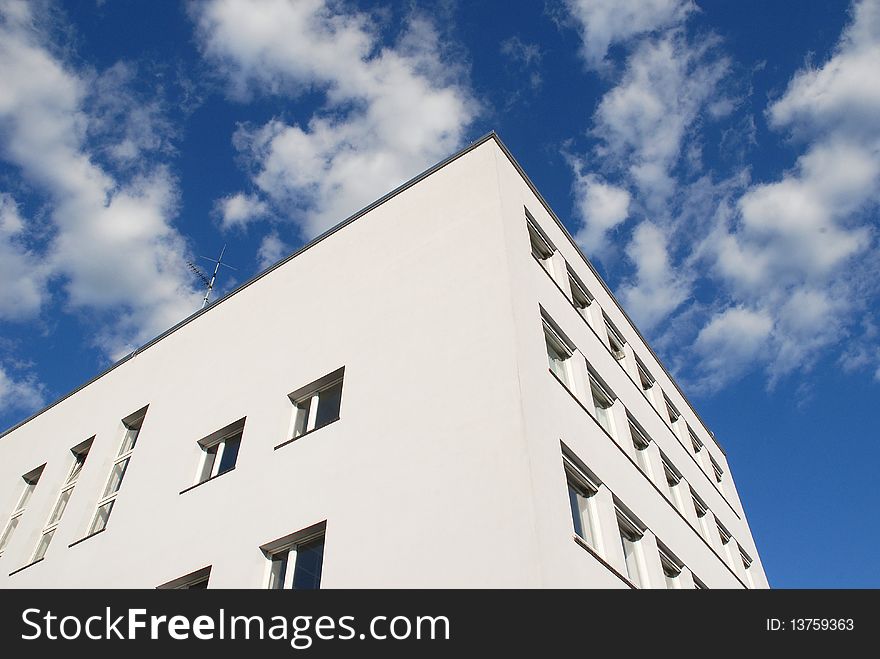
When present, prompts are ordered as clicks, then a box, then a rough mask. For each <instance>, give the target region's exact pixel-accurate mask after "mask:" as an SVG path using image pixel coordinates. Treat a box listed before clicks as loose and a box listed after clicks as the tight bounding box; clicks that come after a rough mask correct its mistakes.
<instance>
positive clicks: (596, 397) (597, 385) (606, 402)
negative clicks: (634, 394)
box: [589, 372, 617, 437]
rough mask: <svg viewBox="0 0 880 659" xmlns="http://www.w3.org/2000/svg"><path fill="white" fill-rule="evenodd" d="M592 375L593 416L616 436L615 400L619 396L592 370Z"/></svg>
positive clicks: (610, 433) (590, 374) (591, 399)
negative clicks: (613, 409) (613, 410)
mask: <svg viewBox="0 0 880 659" xmlns="http://www.w3.org/2000/svg"><path fill="white" fill-rule="evenodd" d="M589 376H590V403H591V405H592V406H593V417H594V418H595V419H596V421H597V422H598V424H599V425H600V426H602V427H603V428H604V429H605V430H606V432H607V433H608V434H609V435H611V436H612V437H614V435H615V433H614V413H613V412H612V411H611V410H612V408H613V407H614V401H616V400H617V396H615V395H614V392H613V391H611V390H610V389H609V388H608V387H607V386H605V384H604V383H603V382H602V381H601V380H600V379H599V377H598V376H597V375H595V374H593V373H592V372H590V373H589Z"/></svg>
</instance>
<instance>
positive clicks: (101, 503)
mask: <svg viewBox="0 0 880 659" xmlns="http://www.w3.org/2000/svg"><path fill="white" fill-rule="evenodd" d="M148 407H149V406H146V407H143V408H141V409H140V410H138V411H137V412H135V413H134V414H131V415H129V416H127V417H126V418H124V419H123V420H122V425H123V427H124V428H125V432H124V433H123V436H122V442H121V443H120V445H119V452H118V453H117V455H116V457H115V458H114V459H113V466H112V467H110V475H109V476H108V478H107V484H106V485H105V486H104V489H103V490H102V492H101V497H100V498H99V499H98V503H97V504H96V506H95V513H94V515H92V521H91V523H90V524H89V527H88V533H87V534H86V537H90V536H93V535H95V534H96V533H101V532H102V531H104V530H105V529H106V528H107V525H108V524H109V523H110V515H111V514H112V512H113V507H114V505H115V504H116V499H117V498H118V497H119V491H120V490H121V489H122V483H123V481H124V480H125V475H126V474H127V473H128V467H129V465H130V464H131V457H132V455H133V454H134V450H135V448H137V444H138V440H139V439H140V435H141V432H142V431H143V427H144V420H145V419H146V418H147V409H148ZM132 432H134V436H133V437H132V435H131V433H132ZM129 440H130V441H131V445H129ZM119 465H122V468H121V470H120V472H119V476H118V480H117V482H116V487H115V489H114V490H113V491H112V492H109V493H108V490H109V489H110V485H111V483H112V482H113V479H114V474H115V473H116V468H117V467H118V466H119ZM104 507H106V508H107V513H106V516H105V517H104V519H103V524H102V525H101V527H100V528H98V523H99V520H100V519H101V509H102V508H104Z"/></svg>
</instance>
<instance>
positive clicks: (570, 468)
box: [562, 453, 601, 554]
mask: <svg viewBox="0 0 880 659" xmlns="http://www.w3.org/2000/svg"><path fill="white" fill-rule="evenodd" d="M562 463H563V468H564V470H565V480H566V486H567V492H568V494H569V510H570V513H571V521H572V527H573V531H574V534H575V535H576V536H577V537H578V538H580V539H581V540H582V541H583V542H585V543H586V544H587V545H589V547H590V548H591V549H593V550H594V551H596V552H597V553H600V554H601V548H600V546H599V540H600V538H601V533H600V531H599V517H598V512H597V510H596V499H595V498H594V497H595V496H596V494H597V493H598V492H599V487H600V486H601V484H600V483H598V482H597V481H596V480H595V479H593V478H591V477H590V476H589V475H587V474H586V473H584V471H583V469H581V468H579V467H578V466H577V465H576V464H575V463H574V462H573V461H572V460H571V458H569V457H568V456H567V455H565V454H564V453H563V456H562ZM572 490H574V491H575V493H576V494H577V495H578V496H580V497H581V498H582V500H583V504H584V505H583V507H581V506H580V505H578V508H577V513H578V517H577V521H578V522H579V525H580V527H581V533H578V531H577V527H578V524H576V523H575V519H576V518H575V508H574V505H573V503H574V502H573V501H572V499H571V491H572ZM578 504H580V501H578Z"/></svg>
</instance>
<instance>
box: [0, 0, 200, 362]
mask: <svg viewBox="0 0 880 659" xmlns="http://www.w3.org/2000/svg"><path fill="white" fill-rule="evenodd" d="M52 27H53V26H52V16H51V13H50V12H49V11H48V10H47V9H46V8H45V7H44V6H43V5H41V4H37V3H33V4H32V3H23V2H12V1H8V2H5V3H3V4H2V5H0V79H2V80H3V81H4V82H3V85H2V87H0V149H2V155H3V157H4V159H5V160H6V161H7V162H8V163H9V164H10V165H11V166H13V167H15V168H17V169H18V170H19V171H20V172H21V173H22V175H23V176H24V179H25V180H27V181H28V183H29V184H30V185H31V186H33V188H34V189H35V190H38V191H39V192H40V193H42V194H43V195H45V199H46V203H47V204H48V206H49V220H50V222H51V233H52V237H51V240H50V242H49V244H48V245H46V246H45V247H43V249H42V253H43V255H44V256H45V263H46V264H47V267H48V268H50V269H51V272H52V274H53V275H54V276H58V277H60V279H61V281H62V286H63V291H64V293H65V296H66V297H65V306H66V308H67V309H68V310H70V311H74V312H80V311H83V312H84V311H88V316H85V315H84V316H83V318H86V317H87V318H88V319H89V322H90V323H91V324H92V327H93V328H94V332H95V335H94V342H95V344H96V345H98V346H99V347H101V348H102V349H103V350H104V351H105V353H106V354H107V355H109V356H111V357H117V356H120V355H121V354H123V353H124V352H126V351H127V350H129V349H131V348H132V347H133V346H134V345H137V344H139V343H141V342H143V341H145V340H146V339H148V338H150V337H151V336H153V335H155V334H156V333H158V332H159V331H161V330H163V329H165V328H167V327H168V326H170V325H172V324H174V323H175V322H176V321H178V320H180V319H181V318H183V317H184V316H186V315H188V314H189V313H190V312H192V311H193V310H195V309H197V308H198V298H197V295H195V294H194V293H193V291H192V289H191V287H190V285H189V281H188V279H187V278H186V272H185V270H184V267H183V265H182V264H183V262H184V257H183V255H184V253H185V251H186V244H185V241H184V240H183V238H182V237H181V236H180V234H179V233H177V231H176V230H175V229H174V228H173V226H172V224H171V219H172V217H173V216H174V214H175V212H176V209H177V194H178V193H177V187H176V182H175V180H174V177H173V176H172V175H171V174H170V172H169V171H168V169H167V168H165V167H163V166H162V165H161V164H160V163H157V162H156V161H155V159H153V158H150V157H147V156H149V155H151V152H153V151H156V150H161V149H160V148H159V146H158V145H159V144H161V143H162V140H161V138H159V137H157V135H158V134H159V133H161V129H160V128H158V127H159V126H161V124H162V122H161V120H158V119H157V120H152V119H149V118H148V117H150V116H152V111H151V110H150V109H149V107H140V110H142V111H143V112H144V113H146V114H142V113H141V114H138V115H137V117H135V118H134V119H132V120H131V121H130V120H129V119H130V118H129V111H130V110H131V109H132V108H134V107H136V106H138V101H137V97H136V96H134V97H132V96H131V92H130V90H129V89H128V88H127V86H126V81H127V80H128V79H129V78H128V76H129V73H128V72H126V71H125V70H124V67H123V68H117V69H111V71H109V72H107V73H105V74H104V75H96V74H95V73H93V72H91V71H88V70H79V69H77V68H76V67H75V66H74V65H73V64H71V63H70V62H69V61H67V60H65V59H64V56H65V53H66V51H65V50H64V49H63V48H60V47H59V46H58V44H56V43H55V42H53V40H52V33H53V30H52ZM94 94H99V95H104V94H109V95H112V96H115V99H114V100H105V101H101V102H96V101H95V97H94ZM90 108H91V109H92V110H94V113H90V112H89V109H90ZM122 117H125V118H126V119H125V121H122ZM142 122H146V124H147V125H148V126H152V128H147V129H145V128H144V127H143V126H140V127H139V128H138V127H136V126H137V125H139V124H141V123H142ZM111 124H113V125H115V128H111V127H110V125H111ZM144 130H145V131H146V132H143V131H144ZM95 134H98V135H100V136H101V139H100V145H96V144H95V143H93V140H92V136H93V135H95ZM157 140H158V141H157ZM104 155H107V157H106V158H103V156H104ZM102 158H103V160H104V163H103V164H101V163H102ZM120 161H124V162H125V163H127V164H128V166H127V167H126V168H125V170H124V171H122V170H115V169H114V168H113V167H112V163H113V162H120ZM17 239H18V240H21V241H24V240H27V235H26V229H24V230H22V231H19V232H18V237H17Z"/></svg>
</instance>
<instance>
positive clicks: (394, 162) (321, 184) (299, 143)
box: [193, 0, 477, 237]
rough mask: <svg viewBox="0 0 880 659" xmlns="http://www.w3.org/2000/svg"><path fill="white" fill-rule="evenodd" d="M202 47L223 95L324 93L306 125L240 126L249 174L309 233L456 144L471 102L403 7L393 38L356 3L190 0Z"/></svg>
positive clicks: (427, 27)
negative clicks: (194, 1)
mask: <svg viewBox="0 0 880 659" xmlns="http://www.w3.org/2000/svg"><path fill="white" fill-rule="evenodd" d="M193 13H194V18H195V20H196V24H197V34H198V39H199V43H200V45H201V48H202V51H203V53H204V55H205V57H206V58H207V59H208V60H209V61H211V62H212V63H214V65H215V66H216V67H217V68H218V69H219V70H220V71H221V72H222V74H223V75H224V76H225V78H226V79H227V80H228V81H229V85H230V92H231V94H232V95H233V96H234V97H236V98H239V99H246V98H248V96H249V95H250V94H253V93H254V92H259V93H268V94H285V95H290V96H294V97H295V96H296V95H298V94H299V93H301V92H303V91H304V90H318V91H320V92H323V94H324V97H325V101H326V103H325V105H324V107H323V108H322V109H321V110H319V111H318V112H317V113H315V114H314V115H312V116H311V118H310V119H309V120H308V121H307V122H305V123H304V124H300V123H294V124H288V123H286V122H285V121H282V120H280V119H273V120H271V121H269V122H267V123H266V124H264V125H262V126H245V127H242V128H241V129H240V130H239V131H238V132H237V134H236V138H235V144H236V146H237V148H239V150H240V152H241V153H242V154H243V155H244V156H245V157H246V158H248V159H249V160H250V161H251V163H252V164H253V167H254V168H255V170H256V172H257V173H256V175H255V176H254V179H253V182H254V184H255V185H256V187H257V188H258V190H259V191H260V192H261V193H262V194H263V195H265V197H267V198H268V199H269V200H271V202H272V203H273V205H274V206H275V207H276V208H278V209H283V210H284V212H285V213H290V214H291V215H292V217H291V219H294V220H295V221H297V222H298V223H299V224H300V227H301V228H302V230H303V233H304V234H305V236H306V237H313V236H315V235H317V234H319V233H321V232H323V231H324V230H326V229H327V228H329V227H331V226H333V225H334V224H336V223H338V222H340V221H341V220H343V219H345V217H347V216H348V215H350V214H351V213H353V212H354V211H356V210H358V209H359V208H361V207H363V206H364V205H366V204H367V203H369V202H370V201H372V200H374V199H375V198H377V197H379V196H381V195H382V194H384V193H385V192H388V191H390V190H391V189H393V188H394V187H396V186H397V185H398V184H400V183H402V182H404V181H405V180H407V179H408V178H410V177H411V176H413V175H414V174H416V173H418V172H419V171H420V170H422V169H424V168H425V167H426V166H428V165H430V164H432V163H433V162H435V161H437V160H439V159H441V158H442V157H444V156H446V155H448V154H449V153H450V152H451V151H453V150H454V149H455V148H456V147H458V146H459V145H460V144H461V142H462V140H463V137H464V131H465V129H466V127H467V126H468V125H469V124H470V123H471V121H472V120H473V118H474V117H475V115H476V112H477V106H476V104H475V102H474V101H473V99H472V97H471V94H470V93H469V91H468V89H467V87H466V86H465V85H464V83H462V82H461V77H462V71H461V68H460V67H459V66H457V65H455V63H454V62H452V61H450V60H449V58H448V57H446V56H445V54H444V52H443V48H442V47H441V44H440V41H439V38H438V34H437V32H436V30H435V29H434V27H433V26H432V25H431V24H430V23H429V22H428V21H427V20H426V19H425V18H423V17H420V16H418V15H411V16H410V17H409V18H408V20H407V27H406V29H405V30H404V32H403V33H402V34H401V35H400V37H399V38H398V39H397V41H396V43H395V44H394V45H393V46H389V45H385V44H384V42H383V38H382V34H381V29H380V26H378V25H376V24H375V23H374V22H373V21H372V20H371V19H370V18H369V17H368V16H367V15H366V14H363V13H357V12H349V13H341V12H340V11H338V6H337V5H336V4H334V3H327V2H323V1H321V0H303V1H302V2H296V3H294V2H287V1H285V0H262V1H261V2H259V3H257V6H255V3H253V2H246V1H245V0H214V1H213V2H206V3H202V4H198V5H194V9H193Z"/></svg>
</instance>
